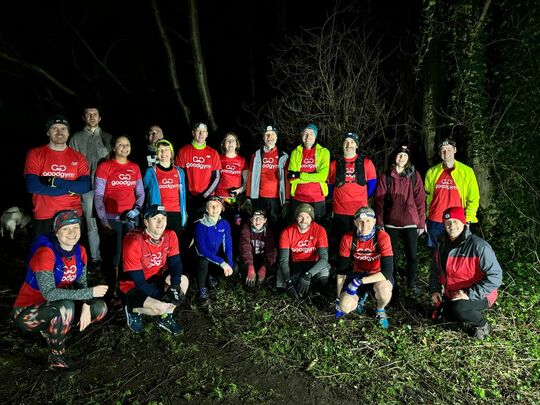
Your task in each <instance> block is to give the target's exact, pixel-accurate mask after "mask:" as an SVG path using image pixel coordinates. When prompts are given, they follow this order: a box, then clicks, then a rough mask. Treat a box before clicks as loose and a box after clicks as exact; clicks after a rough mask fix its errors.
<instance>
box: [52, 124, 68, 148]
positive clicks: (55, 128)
mask: <svg viewBox="0 0 540 405" xmlns="http://www.w3.org/2000/svg"><path fill="white" fill-rule="evenodd" d="M47 136H48V137H49V143H50V144H51V146H53V147H64V146H66V142H67V140H68V137H69V129H68V127H66V126H65V125H64V124H53V125H51V127H50V128H49V130H48V131H47Z"/></svg>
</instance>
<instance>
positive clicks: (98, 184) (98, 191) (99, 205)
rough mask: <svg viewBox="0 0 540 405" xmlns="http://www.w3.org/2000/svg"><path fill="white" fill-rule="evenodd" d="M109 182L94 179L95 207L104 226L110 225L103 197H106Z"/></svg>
mask: <svg viewBox="0 0 540 405" xmlns="http://www.w3.org/2000/svg"><path fill="white" fill-rule="evenodd" d="M106 185H107V180H105V179H102V178H100V177H96V178H95V179H94V207H95V209H96V214H97V216H98V218H99V220H100V221H101V223H102V224H103V225H105V226H106V225H109V221H108V220H107V213H106V212H105V203H104V202H103V196H104V195H105V187H106Z"/></svg>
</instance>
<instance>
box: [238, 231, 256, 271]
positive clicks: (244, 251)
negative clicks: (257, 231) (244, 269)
mask: <svg viewBox="0 0 540 405" xmlns="http://www.w3.org/2000/svg"><path fill="white" fill-rule="evenodd" d="M249 228H250V226H249V224H244V225H243V226H242V230H241V231H240V241H239V244H238V250H239V251H240V257H241V258H242V261H243V262H244V264H245V265H246V266H250V265H253V252H252V247H251V240H250V239H251V232H250V229H249Z"/></svg>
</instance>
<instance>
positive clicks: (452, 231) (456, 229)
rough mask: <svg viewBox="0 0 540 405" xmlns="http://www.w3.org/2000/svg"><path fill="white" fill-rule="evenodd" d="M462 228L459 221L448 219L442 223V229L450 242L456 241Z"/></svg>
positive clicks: (462, 224)
mask: <svg viewBox="0 0 540 405" xmlns="http://www.w3.org/2000/svg"><path fill="white" fill-rule="evenodd" d="M464 228H465V224H464V223H463V222H461V221H460V220H459V219H454V218H449V219H447V220H445V221H444V229H445V230H446V233H447V234H448V236H449V237H450V240H451V241H454V240H456V238H457V237H458V236H459V235H461V232H463V229H464Z"/></svg>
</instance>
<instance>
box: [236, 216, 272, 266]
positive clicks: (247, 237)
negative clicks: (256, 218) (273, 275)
mask: <svg viewBox="0 0 540 405" xmlns="http://www.w3.org/2000/svg"><path fill="white" fill-rule="evenodd" d="M239 250H240V258H241V259H242V261H243V262H244V263H245V265H246V266H249V265H252V264H253V262H254V261H255V257H256V256H257V254H256V253H255V252H256V251H257V250H262V252H263V253H259V254H260V255H261V256H262V255H264V258H263V265H264V266H265V267H266V268H267V269H270V267H271V266H272V265H273V264H274V263H275V262H276V259H277V251H276V246H275V242H274V234H273V232H272V230H271V229H269V228H266V230H265V231H262V232H253V231H252V230H251V225H250V224H244V225H243V226H242V229H241V230H240V246H239Z"/></svg>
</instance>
